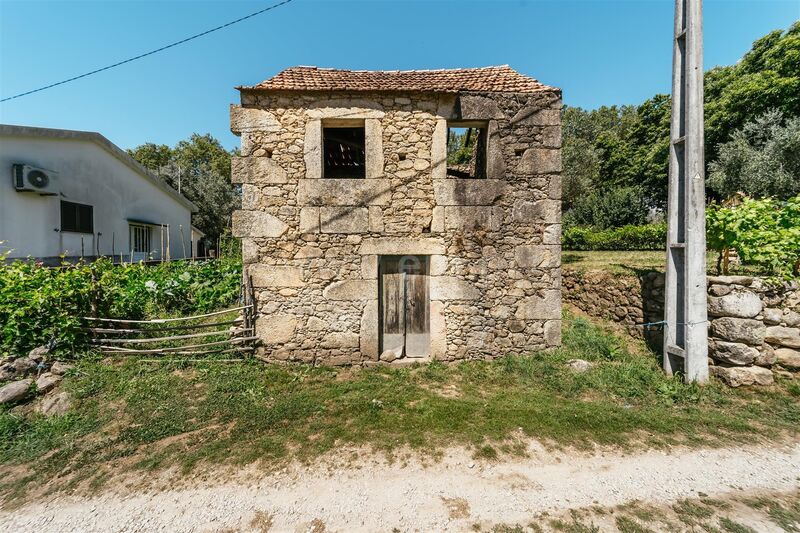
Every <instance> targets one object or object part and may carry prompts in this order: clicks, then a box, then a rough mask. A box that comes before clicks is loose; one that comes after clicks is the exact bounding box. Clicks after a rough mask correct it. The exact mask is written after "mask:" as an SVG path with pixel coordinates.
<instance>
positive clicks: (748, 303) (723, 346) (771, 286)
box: [563, 269, 800, 386]
mask: <svg viewBox="0 0 800 533" xmlns="http://www.w3.org/2000/svg"><path fill="white" fill-rule="evenodd" d="M563 284H564V294H563V295H564V300H565V301H566V302H569V303H572V304H573V305H575V306H577V307H578V308H579V309H581V310H582V311H584V312H586V313H588V314H590V315H593V316H598V317H602V318H607V319H611V320H613V321H615V322H618V323H621V324H623V325H625V326H626V327H627V328H628V330H629V331H630V332H631V333H632V334H635V335H640V336H643V337H644V338H646V339H647V340H648V341H649V342H650V343H651V345H652V346H653V347H654V348H656V349H660V348H661V342H662V340H663V337H662V333H661V329H660V327H659V326H658V325H656V326H650V327H647V326H643V324H646V323H658V322H660V321H661V320H663V316H664V315H663V309H664V275H663V273H657V272H646V273H642V274H640V275H638V276H618V275H614V274H612V273H609V272H603V271H589V272H580V271H576V270H572V269H569V270H565V271H564V274H563ZM708 317H709V326H708V327H709V356H710V357H711V362H712V364H713V365H714V366H713V367H712V368H711V372H712V373H713V374H715V375H717V376H719V377H720V378H721V379H723V380H724V381H726V382H727V383H729V384H731V385H734V386H738V385H746V384H768V383H771V382H772V374H771V373H770V372H768V371H766V372H765V370H764V369H769V370H772V371H779V372H784V371H788V372H798V371H800V284H798V283H797V282H796V281H795V282H788V283H783V284H775V283H768V282H767V281H765V280H763V279H760V278H757V277H750V276H709V277H708Z"/></svg>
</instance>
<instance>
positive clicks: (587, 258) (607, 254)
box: [561, 250, 763, 276]
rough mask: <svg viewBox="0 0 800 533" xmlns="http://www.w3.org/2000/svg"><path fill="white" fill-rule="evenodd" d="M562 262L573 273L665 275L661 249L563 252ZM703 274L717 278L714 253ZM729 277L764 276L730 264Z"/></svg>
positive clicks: (663, 256) (747, 268)
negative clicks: (654, 272)
mask: <svg viewBox="0 0 800 533" xmlns="http://www.w3.org/2000/svg"><path fill="white" fill-rule="evenodd" d="M561 260H562V263H563V266H564V267H565V268H571V269H574V270H581V271H585V270H606V271H608V272H613V273H615V274H636V273H637V272H641V271H643V270H644V271H648V270H654V271H656V272H664V270H665V268H666V265H665V261H666V255H665V252H664V251H661V250H648V251H625V252H621V251H600V252H579V251H572V250H564V251H563V252H562V254H561ZM706 272H707V273H708V274H709V275H711V276H715V275H717V253H716V252H714V251H709V252H708V253H707V255H706ZM728 273H729V274H731V275H745V276H748V275H750V276H754V275H759V274H761V275H763V273H759V271H758V270H757V269H756V268H754V267H748V266H741V265H734V264H731V265H730V268H729V272H728Z"/></svg>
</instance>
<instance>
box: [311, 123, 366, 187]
mask: <svg viewBox="0 0 800 533" xmlns="http://www.w3.org/2000/svg"><path fill="white" fill-rule="evenodd" d="M322 143H323V146H324V153H323V158H324V159H323V163H324V164H323V173H322V177H323V178H359V179H363V178H365V177H366V166H365V164H364V162H365V159H366V135H365V133H364V125H363V122H362V124H361V125H360V126H326V125H323V128H322Z"/></svg>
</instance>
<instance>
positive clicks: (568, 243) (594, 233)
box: [562, 224, 667, 251]
mask: <svg viewBox="0 0 800 533" xmlns="http://www.w3.org/2000/svg"><path fill="white" fill-rule="evenodd" d="M562 242H563V246H564V249H565V250H579V251H595V250H663V249H664V248H665V247H666V242H667V225H666V224H646V225H643V226H623V227H621V228H610V229H596V228H593V227H582V226H574V227H571V228H567V229H566V230H564V237H563V241H562Z"/></svg>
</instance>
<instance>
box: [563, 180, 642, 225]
mask: <svg viewBox="0 0 800 533" xmlns="http://www.w3.org/2000/svg"><path fill="white" fill-rule="evenodd" d="M645 196H646V195H645V194H644V193H643V192H642V190H641V189H639V188H637V187H617V188H611V189H608V190H598V191H595V192H593V193H591V194H589V195H587V196H584V197H583V198H581V199H579V200H578V201H576V202H575V204H574V206H573V207H572V209H570V210H569V211H568V212H567V214H566V215H564V224H565V225H566V226H593V227H595V228H597V229H607V228H615V227H620V226H626V225H632V226H637V225H641V224H645V223H646V222H647V213H648V205H647V201H646V199H645Z"/></svg>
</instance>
